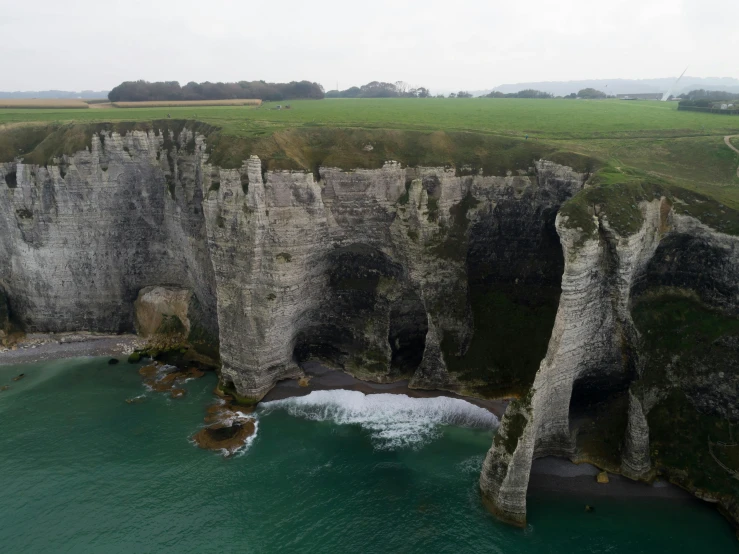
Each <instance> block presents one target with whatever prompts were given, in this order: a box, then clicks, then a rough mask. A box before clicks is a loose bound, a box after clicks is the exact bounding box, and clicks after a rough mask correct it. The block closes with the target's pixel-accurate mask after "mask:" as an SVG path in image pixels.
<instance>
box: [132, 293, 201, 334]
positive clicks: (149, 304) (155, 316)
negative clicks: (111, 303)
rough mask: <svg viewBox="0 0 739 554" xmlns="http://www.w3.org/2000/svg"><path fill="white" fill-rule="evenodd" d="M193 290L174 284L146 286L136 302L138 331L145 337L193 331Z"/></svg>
mask: <svg viewBox="0 0 739 554" xmlns="http://www.w3.org/2000/svg"><path fill="white" fill-rule="evenodd" d="M191 301H192V292H191V291H189V290H187V289H179V288H175V287H160V286H156V287H145V288H143V289H141V290H140V291H139V296H138V298H136V301H135V302H134V304H133V305H134V312H135V318H136V332H137V333H138V334H139V335H140V336H142V337H144V338H146V339H152V338H155V337H157V336H172V335H175V336H181V337H183V338H186V337H187V336H188V335H189V334H190V318H189V313H188V312H189V311H190V302H191Z"/></svg>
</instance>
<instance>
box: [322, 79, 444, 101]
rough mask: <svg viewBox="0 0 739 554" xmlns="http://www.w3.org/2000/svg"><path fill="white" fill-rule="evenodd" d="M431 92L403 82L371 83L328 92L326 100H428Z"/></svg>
mask: <svg viewBox="0 0 739 554" xmlns="http://www.w3.org/2000/svg"><path fill="white" fill-rule="evenodd" d="M429 96H431V92H430V91H429V89H427V88H426V87H412V86H411V85H409V84H408V83H406V82H405V81H396V82H395V83H385V82H382V81H372V82H371V83H367V84H366V85H362V86H361V87H350V88H348V89H346V90H330V91H328V92H327V93H326V98H428V97H429Z"/></svg>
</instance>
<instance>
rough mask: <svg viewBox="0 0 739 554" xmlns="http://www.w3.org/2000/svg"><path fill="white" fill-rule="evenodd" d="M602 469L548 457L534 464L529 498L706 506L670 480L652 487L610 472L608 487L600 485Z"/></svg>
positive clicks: (655, 483)
mask: <svg viewBox="0 0 739 554" xmlns="http://www.w3.org/2000/svg"><path fill="white" fill-rule="evenodd" d="M600 472H601V470H600V469H599V468H597V467H596V466H594V465H592V464H589V463H580V464H576V463H574V462H572V461H571V460H569V459H567V458H556V457H554V456H547V457H544V458H537V459H536V460H534V461H533V463H532V464H531V476H530V477H529V487H528V492H527V494H526V497H527V498H536V497H537V496H538V495H541V494H548V493H556V494H558V495H564V496H576V497H583V496H586V497H592V498H593V500H597V499H598V498H666V499H671V500H681V501H690V502H699V503H701V504H705V502H704V501H703V500H701V499H699V498H697V497H696V496H694V495H692V494H690V493H689V492H688V491H686V490H684V489H681V488H680V487H678V486H677V485H673V484H672V483H670V482H669V481H667V480H664V479H657V480H655V481H654V482H653V483H645V482H642V481H632V480H631V479H629V478H628V477H624V476H622V475H618V474H615V473H610V472H608V483H598V482H597V481H596V477H597V475H598V474H599V473H600Z"/></svg>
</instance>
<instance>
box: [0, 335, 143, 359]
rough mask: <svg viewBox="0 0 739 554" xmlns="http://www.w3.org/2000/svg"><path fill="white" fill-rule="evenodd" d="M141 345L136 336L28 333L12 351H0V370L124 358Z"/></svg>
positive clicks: (10, 349) (4, 349) (140, 340)
mask: <svg viewBox="0 0 739 554" xmlns="http://www.w3.org/2000/svg"><path fill="white" fill-rule="evenodd" d="M143 345H144V341H143V340H142V339H141V338H140V337H138V336H137V335H132V334H123V335H109V334H100V333H30V334H28V335H26V337H24V338H23V340H22V341H20V342H19V343H17V344H16V345H15V346H13V347H11V348H2V349H0V366H7V365H16V364H28V363H34V362H43V361H51V360H58V359H63V358H76V357H85V356H110V357H117V356H127V355H128V354H130V353H131V352H132V351H133V350H135V349H136V348H140V347H142V346H143Z"/></svg>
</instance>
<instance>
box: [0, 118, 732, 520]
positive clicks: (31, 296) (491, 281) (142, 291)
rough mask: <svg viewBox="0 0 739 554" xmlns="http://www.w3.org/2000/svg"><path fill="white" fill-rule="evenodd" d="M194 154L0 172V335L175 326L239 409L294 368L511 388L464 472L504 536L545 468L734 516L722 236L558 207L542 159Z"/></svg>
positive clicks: (136, 138) (180, 140)
mask: <svg viewBox="0 0 739 554" xmlns="http://www.w3.org/2000/svg"><path fill="white" fill-rule="evenodd" d="M222 140H223V139H222ZM211 159H212V157H211V156H210V154H209V152H208V149H207V139H206V138H205V137H204V136H202V135H201V134H198V133H196V132H193V131H192V130H188V129H187V128H185V129H182V130H181V131H178V132H177V133H174V132H172V131H171V130H168V129H165V130H163V131H160V130H158V129H156V130H149V131H146V130H131V131H129V132H125V133H119V132H116V131H112V130H105V129H103V130H95V131H94V132H92V133H91V136H90V142H89V145H88V147H87V148H86V149H84V150H79V151H77V152H75V153H72V154H60V155H58V156H56V157H55V158H54V159H52V160H51V163H47V164H45V165H43V164H42V165H38V164H25V163H23V161H22V160H16V161H14V162H6V163H0V338H2V334H5V333H8V332H9V331H10V329H11V327H13V328H20V329H25V330H26V331H50V332H61V331H79V330H90V331H106V332H123V331H133V330H134V329H138V330H139V331H140V333H141V334H143V335H146V336H148V337H156V336H158V335H159V334H162V333H165V334H166V333H172V332H173V333H175V334H176V335H177V336H181V337H182V339H183V340H187V341H189V342H190V343H191V344H192V345H193V348H196V349H197V348H201V349H203V350H208V352H209V353H212V352H214V351H215V352H216V353H219V354H220V381H221V386H222V387H223V388H224V389H225V390H228V391H230V392H232V393H233V394H235V395H237V396H238V397H239V399H240V400H242V401H252V402H254V401H258V400H259V399H261V398H262V397H263V396H264V395H265V394H266V393H267V392H268V391H269V390H270V388H271V387H272V386H273V385H274V384H275V383H276V382H277V381H278V380H280V379H284V378H289V377H296V376H299V375H300V374H301V370H300V362H302V361H304V360H308V359H311V358H318V359H321V360H323V361H324V362H325V363H328V364H331V365H334V366H336V367H339V368H342V369H343V370H345V371H347V372H350V373H352V374H354V375H356V376H357V377H360V378H362V379H366V380H372V381H376V382H389V381H395V380H399V379H409V380H410V382H411V386H414V387H418V388H429V389H447V390H453V391H457V392H460V393H464V394H471V395H477V396H482V397H499V396H504V395H512V396H515V397H517V399H516V400H514V401H513V402H512V403H511V405H510V407H509V409H508V411H507V413H506V415H505V417H504V418H503V420H502V423H501V427H500V430H499V432H498V433H497V435H496V437H495V441H494V444H493V446H492V448H491V449H490V452H489V453H488V455H487V458H486V460H485V463H484V467H483V470H482V474H481V478H480V486H481V490H482V493H483V497H484V499H485V500H486V503H487V504H488V505H489V506H490V508H491V509H492V510H493V511H494V512H495V513H497V514H498V515H499V516H500V517H502V518H503V519H505V520H507V521H510V522H513V523H517V524H523V523H524V522H525V518H526V489H527V486H528V478H529V470H530V466H531V462H532V460H533V459H534V458H536V457H538V456H545V455H559V456H567V457H570V458H572V459H573V460H590V461H593V462H594V463H596V464H598V465H600V466H601V467H606V468H608V469H609V470H612V471H619V472H621V473H623V474H625V475H627V476H629V477H632V478H635V479H650V478H652V477H653V476H654V475H655V474H656V473H657V472H659V473H662V474H666V475H668V476H669V477H670V478H671V479H673V480H674V481H676V482H678V483H680V484H681V485H682V486H684V487H686V488H688V489H690V490H693V491H694V492H696V494H698V495H701V496H703V497H706V498H710V499H712V500H715V501H717V502H719V503H721V505H722V506H723V507H724V509H725V511H726V512H727V513H729V514H732V517H734V519H737V518H736V514H737V513H738V512H737V505H736V501H735V500H734V499H735V498H737V497H738V496H739V489H736V488H735V487H734V486H733V482H734V481H735V480H734V479H733V478H732V475H731V471H732V470H731V464H732V463H733V462H732V460H733V458H732V456H734V453H733V452H731V451H730V446H726V445H727V444H728V445H731V444H732V441H733V434H732V433H733V431H732V427H731V426H732V424H734V423H736V421H737V419H739V411H738V410H737V408H736V406H737V403H736V399H737V397H739V325H738V324H737V322H738V321H739V320H738V319H737V317H738V316H739V278H738V277H739V239H738V238H737V237H736V236H733V235H728V234H724V233H721V232H718V231H716V230H715V229H714V228H711V227H709V226H707V225H706V224H705V223H701V222H700V221H698V220H697V219H695V218H694V217H691V216H689V215H685V214H684V213H682V212H681V211H680V210H677V209H676V206H678V205H679V204H680V202H683V204H684V201H682V200H681V199H680V198H679V197H677V196H676V195H675V194H673V193H672V192H669V191H664V192H663V193H661V192H660V193H656V194H654V195H652V196H651V197H649V198H642V199H641V200H639V202H638V203H636V202H635V203H634V204H633V206H631V208H632V209H633V210H634V213H632V214H631V215H629V216H628V218H627V219H626V220H624V219H623V218H624V215H623V214H624V210H623V207H622V206H620V205H619V207H618V208H614V206H612V205H610V204H609V203H608V201H602V202H598V203H590V204H587V205H586V206H585V208H583V210H581V212H580V213H579V214H577V213H575V212H573V211H572V210H569V211H563V210H562V209H561V208H562V207H563V206H569V205H573V204H572V203H573V201H574V200H573V199H578V198H582V195H583V194H584V193H585V192H586V191H587V190H588V188H592V185H586V181H587V179H588V174H586V173H580V172H577V171H575V170H573V169H571V168H570V167H566V166H564V165H558V164H556V163H552V162H549V161H545V160H539V161H532V163H531V167H528V168H526V169H520V168H519V169H517V170H516V171H509V172H507V174H505V175H498V176H494V175H492V176H491V175H484V174H483V173H482V171H479V170H472V169H471V168H469V167H459V168H451V167H406V166H403V165H401V164H399V163H396V162H392V161H388V162H386V163H385V164H384V166H382V167H381V168H378V169H356V170H341V169H337V168H331V167H317V168H316V169H315V170H314V171H276V170H266V167H267V164H266V163H265V160H260V159H259V158H257V157H256V156H252V157H250V158H247V159H245V160H243V163H242V164H241V167H237V168H234V169H227V168H224V167H219V166H218V165H216V164H215V163H211V162H210V160H211ZM232 167H233V166H232ZM619 218H620V219H619ZM624 221H626V222H627V223H628V225H624ZM216 355H217V354H216ZM675 414H677V415H675ZM673 416H674V417H673ZM675 418H678V419H675ZM676 429H677V430H676ZM686 443H687V446H686ZM686 449H687V450H688V451H689V452H690V455H688V456H684V455H682V454H684V453H685V452H686ZM727 468H728V469H727ZM706 479H708V480H706Z"/></svg>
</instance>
